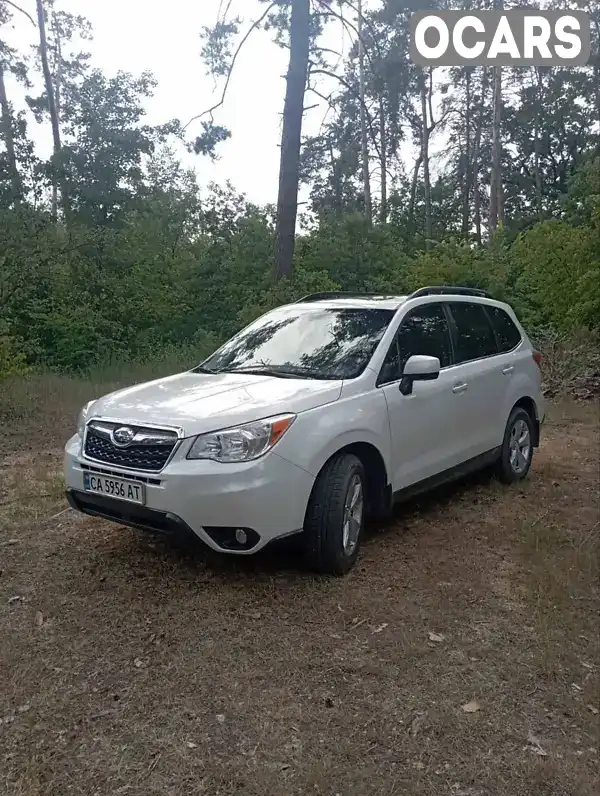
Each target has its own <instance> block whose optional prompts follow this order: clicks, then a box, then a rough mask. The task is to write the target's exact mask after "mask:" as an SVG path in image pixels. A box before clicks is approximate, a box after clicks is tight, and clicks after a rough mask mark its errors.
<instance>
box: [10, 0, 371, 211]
mask: <svg viewBox="0 0 600 796" xmlns="http://www.w3.org/2000/svg"><path fill="white" fill-rule="evenodd" d="M56 3H57V7H58V8H60V9H62V10H64V11H68V12H71V13H73V14H83V15H84V16H86V17H87V18H88V19H89V21H90V22H91V24H92V27H93V31H94V40H93V41H92V42H90V43H87V42H86V43H85V48H86V49H87V50H88V51H89V52H90V53H91V55H92V65H93V66H96V67H99V68H100V69H102V70H103V71H104V72H106V73H107V74H109V75H110V74H114V73H116V72H117V71H119V70H123V71H128V72H132V73H133V74H140V73H141V72H143V71H144V70H150V71H151V72H153V74H154V75H155V77H156V78H157V80H158V87H157V89H156V91H155V95H154V97H153V98H152V99H151V100H150V101H149V102H148V103H147V121H148V122H149V123H151V124H159V123H162V122H165V121H167V120H169V119H171V118H179V119H180V120H181V121H182V122H183V123H184V124H185V123H186V122H188V121H189V120H190V119H191V117H193V116H195V115H196V114H198V113H201V112H202V111H204V110H206V109H208V108H210V107H211V106H212V105H213V104H214V103H215V101H216V100H218V99H219V98H220V95H221V92H222V85H223V81H220V83H219V84H218V85H217V86H216V87H215V84H214V81H213V79H212V77H209V76H207V75H206V74H205V71H206V70H205V67H204V65H203V64H202V62H201V58H200V49H201V42H200V32H201V30H202V28H203V27H204V26H212V25H214V23H215V21H216V19H217V15H218V13H219V8H220V7H221V5H222V3H221V0H169V2H167V3H158V2H156V3H152V2H148V0H56ZM19 4H20V5H21V7H22V8H23V9H25V10H27V11H28V12H29V13H30V14H31V15H32V16H33V17H34V18H35V0H19ZM376 4H377V0H370V2H369V0H365V3H364V7H365V8H366V9H368V8H370V7H373V6H374V5H376ZM224 5H225V6H226V5H227V0H225V2H224ZM257 9H262V10H264V6H260V4H259V3H258V2H257V1H256V0H232V2H231V4H230V12H229V13H230V16H236V15H238V16H241V17H243V18H244V19H245V20H247V22H250V21H251V20H252V19H255V18H256V16H257ZM260 13H261V11H259V12H258V14H259V15H260ZM6 34H9V35H8V36H7V38H8V39H9V41H10V42H11V43H12V44H13V45H16V46H18V47H19V49H20V50H26V49H27V48H28V47H29V45H30V44H34V43H35V42H36V36H37V31H36V29H35V28H34V27H33V26H32V24H31V22H29V21H28V20H27V18H26V17H25V16H23V15H20V14H17V13H15V16H14V29H13V30H9V31H6V30H4V31H3V35H6ZM326 36H327V39H328V40H327V41H324V42H323V44H324V46H329V47H331V48H332V49H336V50H338V51H339V49H340V47H341V45H342V35H341V29H340V26H337V25H334V26H333V27H332V28H331V30H330V32H328V33H327V34H326ZM345 46H346V48H347V47H348V46H349V39H348V37H347V36H346V41H345ZM287 60H288V51H287V50H283V49H280V48H279V47H277V46H276V45H275V44H274V43H273V42H272V38H271V34H269V33H268V32H262V31H259V32H255V33H254V34H253V35H252V36H251V37H250V38H249V39H248V41H247V42H246V44H245V45H244V47H243V49H242V51H241V53H240V55H239V57H238V59H237V61H236V67H235V71H234V73H233V76H232V79H231V82H230V84H229V89H228V92H227V97H226V101H225V103H224V106H223V107H222V108H221V109H219V110H218V111H217V112H216V113H215V123H217V124H222V125H224V126H225V127H227V128H228V129H230V130H231V132H232V137H231V138H230V139H229V140H228V141H226V142H224V143H223V144H221V145H220V146H219V149H218V153H219V160H218V162H216V163H214V164H213V163H211V162H210V160H209V159H208V158H202V157H198V156H194V155H188V154H187V153H185V151H183V150H182V152H181V155H182V159H183V160H184V162H185V163H186V164H187V165H190V166H192V167H194V168H195V170H196V172H197V174H198V179H199V182H200V183H201V184H202V185H206V184H208V183H209V182H211V181H215V182H218V183H223V182H225V181H226V180H231V182H232V183H233V185H234V187H235V188H236V189H237V190H238V191H240V192H242V193H245V194H246V195H247V197H248V199H250V200H251V201H254V202H257V203H259V204H263V203H269V202H273V203H274V202H276V200H277V185H278V172H279V141H280V135H281V111H282V109H283V99H284V92H285V80H284V76H285V73H286V69H287ZM324 87H325V88H327V86H326V85H325V86H324ZM12 96H14V94H11V99H12ZM316 103H318V104H319V107H318V108H314V109H312V110H310V111H308V112H307V114H306V116H305V120H304V128H303V132H304V134H305V135H307V134H311V133H313V134H314V133H316V132H317V131H318V129H319V127H320V125H321V123H322V120H323V117H324V114H325V113H326V106H325V105H324V103H322V102H321V101H320V100H318V99H317V98H316V97H314V96H312V97H311V98H310V100H309V99H308V97H307V101H306V105H314V104H316ZM15 105H18V103H17V102H15ZM188 132H189V134H190V138H193V137H194V135H195V134H196V133H199V132H201V128H200V122H197V123H195V124H192V125H190V127H189V128H188ZM30 134H31V135H32V137H34V139H35V141H36V144H37V145H38V148H39V151H40V154H42V153H43V154H44V155H46V154H49V152H50V149H51V138H50V129H49V124H44V125H43V126H38V125H36V123H35V121H33V119H32V120H31V129H30ZM301 198H302V197H301Z"/></svg>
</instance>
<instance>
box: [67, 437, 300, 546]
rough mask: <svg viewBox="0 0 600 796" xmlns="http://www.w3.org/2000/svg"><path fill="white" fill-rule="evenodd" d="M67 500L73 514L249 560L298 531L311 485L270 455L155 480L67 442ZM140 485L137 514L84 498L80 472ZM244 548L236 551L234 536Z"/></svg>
mask: <svg viewBox="0 0 600 796" xmlns="http://www.w3.org/2000/svg"><path fill="white" fill-rule="evenodd" d="M64 469H65V478H66V481H67V499H68V501H69V504H70V505H71V506H72V507H73V508H75V509H76V510H78V511H82V512H83V513H85V514H90V515H92V516H98V517H104V518H105V519H109V520H112V521H114V522H118V523H120V524H122V525H128V526H132V527H136V528H142V529H144V530H148V531H153V532H156V533H164V534H176V535H188V534H193V535H195V536H196V537H197V538H199V539H200V540H201V541H202V542H204V543H205V544H207V545H208V546H209V547H211V548H212V549H213V550H216V551H219V552H228V553H235V554H238V555H248V554H251V553H255V552H257V551H258V550H260V549H261V548H263V547H264V546H265V545H267V544H268V543H269V542H271V541H273V540H274V539H277V538H281V537H284V536H289V535H291V534H293V533H297V532H298V531H301V530H302V528H303V525H304V515H305V513H306V506H307V504H308V500H309V497H310V493H311V490H312V487H313V483H314V477H313V476H312V475H311V474H310V473H308V472H306V471H305V470H303V469H301V468H299V467H297V466H296V465H294V464H292V463H291V462H288V461H287V460H286V459H283V458H281V457H280V456H278V455H277V454H276V453H275V452H274V451H271V452H270V453H269V454H267V455H266V456H264V457H262V458H261V459H257V460H256V461H254V462H244V463H240V464H220V463H218V462H213V461H201V460H198V461H191V460H188V459H185V458H177V457H175V458H174V459H173V460H172V461H171V462H170V463H169V464H168V465H167V466H166V467H165V469H164V470H163V471H162V472H161V473H157V474H155V473H152V474H149V473H142V472H139V473H136V472H133V471H126V470H124V469H119V468H117V467H115V466H108V465H107V466H103V465H100V464H98V463H97V462H92V461H88V460H86V458H85V457H82V456H81V442H80V438H79V436H78V435H74V436H73V437H72V438H71V439H70V440H69V442H68V443H67V445H66V447H65V461H64ZM86 470H92V471H94V472H97V473H103V474H105V475H107V476H109V477H110V476H117V477H121V478H127V479H130V480H131V479H133V480H141V481H143V482H144V483H145V492H146V502H145V505H144V506H138V505H136V504H133V503H127V502H125V501H122V500H115V499H111V498H108V497H103V496H98V495H95V494H93V493H90V492H86V491H85V490H84V486H83V480H84V472H85V471H86ZM238 528H240V529H244V530H245V531H246V534H247V537H248V541H247V543H246V544H245V545H241V544H238V543H236V540H235V529H238Z"/></svg>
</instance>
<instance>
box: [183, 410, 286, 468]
mask: <svg viewBox="0 0 600 796" xmlns="http://www.w3.org/2000/svg"><path fill="white" fill-rule="evenodd" d="M295 418H296V415H278V416H277V417H269V418H267V419H266V420H257V421H255V422H254V423H245V424H244V425H243V426H235V427H234V428H225V429H223V430H222V431H213V432H211V433H210V434H201V435H200V436H199V437H196V439H195V440H194V443H193V445H192V447H191V448H190V450H189V452H188V455H187V458H188V459H213V460H214V461H216V462H249V461H251V460H252V459H258V457H259V456H262V455H263V454H265V453H266V452H267V451H269V450H271V448H272V447H273V446H274V445H275V443H277V442H278V441H279V440H280V439H281V438H282V437H283V435H284V434H285V432H286V431H287V430H288V428H289V427H290V426H291V425H292V423H293V422H294V420H295Z"/></svg>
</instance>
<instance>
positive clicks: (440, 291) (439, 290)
mask: <svg viewBox="0 0 600 796" xmlns="http://www.w3.org/2000/svg"><path fill="white" fill-rule="evenodd" d="M421 296H479V297H480V298H491V296H490V294H489V293H488V292H487V290H480V289H479V288H477V287H460V286H459V285H456V286H453V285H441V286H437V287H421V288H419V290H415V292H414V293H411V294H410V296H409V297H408V298H409V299H414V298H420V297H421Z"/></svg>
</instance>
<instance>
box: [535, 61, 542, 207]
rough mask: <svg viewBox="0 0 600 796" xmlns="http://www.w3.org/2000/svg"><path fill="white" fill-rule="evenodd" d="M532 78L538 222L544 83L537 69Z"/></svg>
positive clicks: (540, 204) (540, 189)
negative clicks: (534, 101)
mask: <svg viewBox="0 0 600 796" xmlns="http://www.w3.org/2000/svg"><path fill="white" fill-rule="evenodd" d="M533 74H534V78H535V79H536V83H537V92H536V109H535V122H534V131H533V136H534V138H533V158H534V171H535V208H536V213H537V217H538V221H543V220H544V204H543V198H542V197H543V186H542V172H541V168H540V131H541V128H542V118H541V117H542V109H543V101H544V83H543V79H542V73H541V71H540V70H539V69H538V68H537V67H534V68H533Z"/></svg>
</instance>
